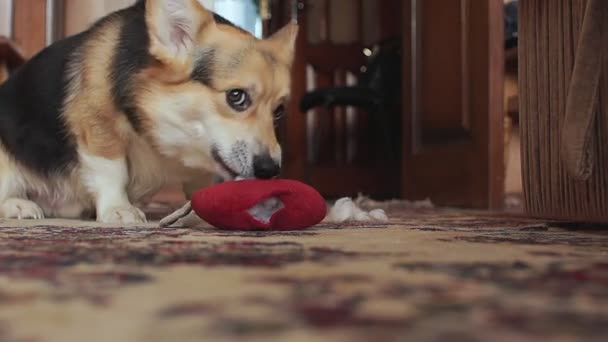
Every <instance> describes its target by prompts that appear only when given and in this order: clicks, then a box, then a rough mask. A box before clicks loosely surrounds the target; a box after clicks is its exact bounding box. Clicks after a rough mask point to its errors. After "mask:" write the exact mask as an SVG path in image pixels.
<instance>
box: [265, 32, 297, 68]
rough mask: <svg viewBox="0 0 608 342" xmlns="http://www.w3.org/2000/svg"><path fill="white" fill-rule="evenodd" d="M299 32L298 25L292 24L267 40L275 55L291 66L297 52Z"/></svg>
mask: <svg viewBox="0 0 608 342" xmlns="http://www.w3.org/2000/svg"><path fill="white" fill-rule="evenodd" d="M298 31H299V27H298V24H296V23H294V22H291V23H289V24H287V25H285V26H284V27H283V28H282V29H280V30H279V31H277V32H276V33H274V34H273V35H272V36H270V37H269V38H267V39H266V42H267V43H268V44H271V45H272V50H273V51H274V53H275V54H276V55H277V56H278V57H279V58H281V60H283V61H284V62H285V63H287V64H290V65H291V63H292V62H293V58H294V54H295V51H296V40H297V38H298Z"/></svg>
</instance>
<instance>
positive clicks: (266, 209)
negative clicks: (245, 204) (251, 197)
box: [247, 197, 285, 224]
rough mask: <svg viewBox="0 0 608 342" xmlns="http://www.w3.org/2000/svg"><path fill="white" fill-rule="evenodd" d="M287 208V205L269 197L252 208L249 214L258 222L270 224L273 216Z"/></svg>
mask: <svg viewBox="0 0 608 342" xmlns="http://www.w3.org/2000/svg"><path fill="white" fill-rule="evenodd" d="M283 208H285V204H283V202H282V201H281V200H280V199H278V198H277V197H269V198H267V199H265V200H263V201H261V202H260V203H258V204H256V205H254V206H253V207H251V208H250V209H249V210H247V212H248V213H249V215H251V216H252V217H253V218H255V219H256V220H258V221H260V222H262V223H264V224H268V223H269V222H270V219H271V218H272V215H274V214H275V213H276V212H277V211H279V210H281V209H283Z"/></svg>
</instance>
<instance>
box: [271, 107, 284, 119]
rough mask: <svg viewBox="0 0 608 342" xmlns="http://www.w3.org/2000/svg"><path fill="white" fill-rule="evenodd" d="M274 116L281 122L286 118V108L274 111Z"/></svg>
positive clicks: (278, 108)
mask: <svg viewBox="0 0 608 342" xmlns="http://www.w3.org/2000/svg"><path fill="white" fill-rule="evenodd" d="M272 115H273V116H274V119H275V120H281V119H282V118H283V117H284V116H285V106H284V105H280V106H278V107H277V109H275V110H274V112H273V113H272Z"/></svg>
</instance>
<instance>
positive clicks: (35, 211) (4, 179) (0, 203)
mask: <svg viewBox="0 0 608 342" xmlns="http://www.w3.org/2000/svg"><path fill="white" fill-rule="evenodd" d="M25 184H26V181H25V179H23V174H22V173H21V172H19V170H17V169H16V167H15V165H14V164H13V163H12V162H11V161H10V160H9V158H8V157H7V156H6V154H5V152H4V151H3V150H1V149H0V217H1V218H7V219H20V220H21V219H43V218H44V211H43V210H42V208H40V206H39V205H38V204H36V203H34V202H32V201H30V200H28V199H27V196H26V190H25Z"/></svg>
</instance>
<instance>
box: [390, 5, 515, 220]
mask: <svg viewBox="0 0 608 342" xmlns="http://www.w3.org/2000/svg"><path fill="white" fill-rule="evenodd" d="M421 1H424V0H404V6H403V18H404V20H403V25H404V27H403V33H404V34H403V46H404V51H405V52H406V53H404V57H403V58H404V67H403V80H404V82H403V103H404V109H403V118H404V120H403V132H404V134H403V137H404V141H403V153H404V158H403V165H402V196H403V197H404V198H406V199H411V200H419V199H425V198H429V197H430V198H431V199H432V200H433V201H434V202H435V203H436V204H439V205H453V206H461V207H473V208H481V209H500V208H502V207H503V205H504V173H505V165H504V128H503V127H504V114H503V80H504V44H503V41H504V40H503V39H500V37H503V36H504V34H503V32H504V26H503V25H504V23H503V21H502V20H491V18H494V19H496V18H498V17H500V18H502V16H501V15H502V13H503V1H502V0H486V1H474V3H475V4H474V6H473V5H471V4H470V3H469V4H467V3H468V2H469V1H470V0H461V1H463V2H464V3H465V5H466V6H469V7H468V10H469V11H470V13H469V19H470V20H471V21H470V22H469V23H468V24H467V25H468V26H469V27H476V28H478V29H476V30H468V31H467V32H468V33H467V40H466V42H465V43H466V44H469V45H468V46H467V47H466V48H467V50H466V51H467V52H466V53H467V57H466V63H467V65H468V66H474V67H470V68H469V69H467V70H466V73H467V75H468V77H469V80H470V81H469V82H467V85H468V89H467V90H465V92H464V95H463V96H465V97H466V98H467V100H468V101H470V104H469V108H470V112H469V113H468V114H469V118H470V121H469V137H468V138H467V139H468V140H466V141H456V140H455V141H453V142H447V143H445V144H444V145H440V146H430V145H428V146H427V145H425V144H424V143H423V142H422V141H421V130H422V127H421V117H420V115H422V114H421V112H420V108H419V102H418V100H419V97H420V94H419V82H420V81H421V80H420V63H421V62H423V60H424V59H423V57H422V56H421V55H420V32H419V29H420V22H421V20H423V16H422V14H421V13H420V11H421V10H420V8H421V6H420V2H421ZM469 19H466V20H469ZM497 37H498V38H499V39H498V40H496V38H497ZM465 43H463V44H465ZM408 51H409V52H410V53H407V52H408ZM473 94H474V95H475V96H474V97H473ZM483 142H488V144H485V143H483ZM474 173H477V174H476V175H475V174H474ZM449 187H451V188H449Z"/></svg>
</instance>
